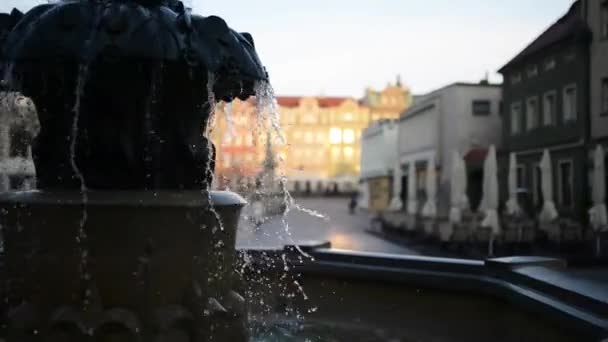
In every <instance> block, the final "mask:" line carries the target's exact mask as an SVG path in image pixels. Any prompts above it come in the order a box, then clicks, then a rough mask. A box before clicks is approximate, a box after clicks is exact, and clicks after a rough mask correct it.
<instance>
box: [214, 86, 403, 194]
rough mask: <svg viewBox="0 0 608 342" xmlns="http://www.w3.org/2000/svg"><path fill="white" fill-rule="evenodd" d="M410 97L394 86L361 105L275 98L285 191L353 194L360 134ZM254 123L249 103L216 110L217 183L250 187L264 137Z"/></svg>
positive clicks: (371, 93) (335, 100)
mask: <svg viewBox="0 0 608 342" xmlns="http://www.w3.org/2000/svg"><path fill="white" fill-rule="evenodd" d="M409 94H410V92H409V90H408V89H407V88H406V87H404V86H402V85H401V84H395V85H389V86H387V88H386V89H384V90H383V91H379V92H376V91H372V90H369V89H368V91H367V92H366V96H365V98H364V99H363V100H358V99H355V98H349V97H327V96H311V97H299V96H277V98H276V100H277V105H278V110H279V113H280V121H281V127H282V133H283V135H284V137H285V140H286V144H285V145H282V146H276V150H275V152H276V153H277V154H278V155H279V158H278V161H279V167H278V172H279V173H280V174H282V175H285V176H286V177H287V186H288V189H289V190H290V191H293V192H296V193H306V194H326V193H343V192H354V191H356V190H357V184H358V181H359V175H360V172H361V134H362V132H363V130H364V129H365V128H366V127H367V126H369V125H370V123H372V122H373V121H374V118H375V117H377V118H378V119H380V118H384V117H390V118H395V117H398V115H399V113H400V112H401V111H403V110H404V109H405V108H406V106H407V105H408V104H409V101H410V100H409V99H410V97H411V96H410V95H409ZM226 109H227V110H228V114H229V115H226V114H227V113H226ZM374 113H375V114H374ZM227 118H231V120H228V119H227ZM256 120H257V119H256V106H255V100H253V99H252V100H249V101H235V102H234V104H233V105H232V107H231V108H230V106H228V107H226V105H225V104H222V105H220V106H218V108H217V110H216V123H215V128H214V132H213V138H212V140H213V141H214V142H215V144H216V145H217V147H218V156H217V167H216V173H217V175H218V177H217V178H218V179H220V180H222V182H223V183H224V184H226V183H230V182H232V183H239V181H238V179H241V180H242V179H245V181H244V182H245V183H247V182H251V179H250V178H251V177H255V175H256V174H257V173H258V172H259V171H260V170H261V168H260V164H261V161H262V159H263V154H264V153H263V146H264V141H263V139H265V134H264V132H261V131H260V130H258V129H255V128H256V127H257V122H256ZM231 132H232V133H231ZM261 133H262V134H261ZM260 136H263V139H262V140H260V138H259V137H260ZM240 183H243V181H240Z"/></svg>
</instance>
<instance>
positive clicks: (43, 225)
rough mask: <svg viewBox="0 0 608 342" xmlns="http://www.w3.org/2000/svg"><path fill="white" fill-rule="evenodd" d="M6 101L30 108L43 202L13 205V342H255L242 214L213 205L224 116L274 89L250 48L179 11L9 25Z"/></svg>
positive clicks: (32, 14) (55, 10) (9, 332)
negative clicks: (220, 113) (239, 249)
mask: <svg viewBox="0 0 608 342" xmlns="http://www.w3.org/2000/svg"><path fill="white" fill-rule="evenodd" d="M0 26H2V27H0V43H1V44H2V45H1V46H2V52H1V55H0V58H1V61H2V70H1V71H2V72H3V75H5V76H4V78H3V84H2V87H3V88H4V90H5V91H18V92H21V93H22V94H23V95H24V96H27V97H30V98H31V99H32V100H33V102H34V104H35V106H36V110H37V113H38V119H39V121H40V127H41V129H40V133H39V135H38V136H37V137H36V139H35V141H34V143H33V146H32V151H33V158H34V163H35V166H36V173H37V183H38V189H39V191H37V192H30V193H9V194H3V195H1V196H0V208H1V210H2V212H1V214H0V225H1V227H2V234H3V236H4V240H5V242H4V244H5V256H4V258H3V260H4V264H5V265H4V267H3V269H4V271H2V272H4V273H5V274H2V275H1V277H0V279H2V281H3V284H2V285H3V287H2V288H0V293H1V294H2V297H3V298H2V299H3V302H2V304H0V315H1V316H0V319H1V321H0V322H1V324H0V340H1V339H2V338H4V339H6V340H8V341H39V340H42V341H47V340H50V341H88V340H91V341H208V340H218V341H219V340H221V341H244V340H246V339H247V331H246V324H245V322H246V317H245V316H246V311H245V308H244V301H243V298H242V297H240V296H239V295H238V294H237V293H236V292H235V291H233V289H234V288H236V286H237V285H236V277H235V276H234V275H233V266H234V260H235V249H234V244H235V235H236V226H237V221H238V215H239V212H240V209H241V208H242V206H243V204H244V202H243V201H242V199H241V198H240V197H238V196H237V195H234V194H231V193H220V192H213V191H209V186H210V184H211V180H212V177H213V169H214V159H215V150H214V147H213V144H212V143H211V142H210V141H208V140H207V138H206V137H205V135H204V132H205V131H206V129H207V124H208V119H209V117H210V114H211V112H212V110H213V105H214V102H215V100H225V101H231V100H232V99H234V98H241V99H246V98H248V97H249V96H251V95H254V86H255V84H256V82H265V81H266V80H267V75H266V72H265V70H264V68H263V66H262V64H261V63H260V61H259V59H258V57H257V55H256V52H255V49H254V46H253V40H252V37H251V36H250V35H249V34H246V33H237V32H235V31H233V30H232V29H230V28H229V27H228V26H227V25H226V23H225V22H224V21H223V20H222V19H220V18H218V17H213V16H210V17H202V16H198V15H191V14H190V13H189V11H188V10H186V9H185V8H184V6H183V4H182V3H181V2H180V1H175V0H65V1H61V2H58V3H54V4H46V5H41V6H38V7H35V8H34V9H32V10H30V11H29V12H28V13H26V14H21V13H20V12H18V11H13V13H11V14H10V15H8V14H4V15H0Z"/></svg>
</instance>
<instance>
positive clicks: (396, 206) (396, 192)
mask: <svg viewBox="0 0 608 342" xmlns="http://www.w3.org/2000/svg"><path fill="white" fill-rule="evenodd" d="M402 176H403V171H402V170H401V164H400V163H397V165H395V169H394V171H393V198H392V199H391V203H390V205H389V208H390V209H391V210H395V211H399V210H401V208H403V201H401V182H402V180H401V177H402Z"/></svg>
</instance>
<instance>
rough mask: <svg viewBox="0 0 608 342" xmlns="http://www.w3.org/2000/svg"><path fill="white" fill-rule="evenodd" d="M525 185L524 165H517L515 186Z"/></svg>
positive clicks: (519, 187)
mask: <svg viewBox="0 0 608 342" xmlns="http://www.w3.org/2000/svg"><path fill="white" fill-rule="evenodd" d="M525 187H526V167H525V166H524V165H517V188H518V189H521V188H525Z"/></svg>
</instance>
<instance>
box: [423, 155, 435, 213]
mask: <svg viewBox="0 0 608 342" xmlns="http://www.w3.org/2000/svg"><path fill="white" fill-rule="evenodd" d="M426 196H427V199H426V203H424V207H422V216H424V217H428V218H434V217H435V216H437V205H436V203H435V199H436V197H437V177H436V175H435V158H430V159H429V162H428V164H427V168H426Z"/></svg>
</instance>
